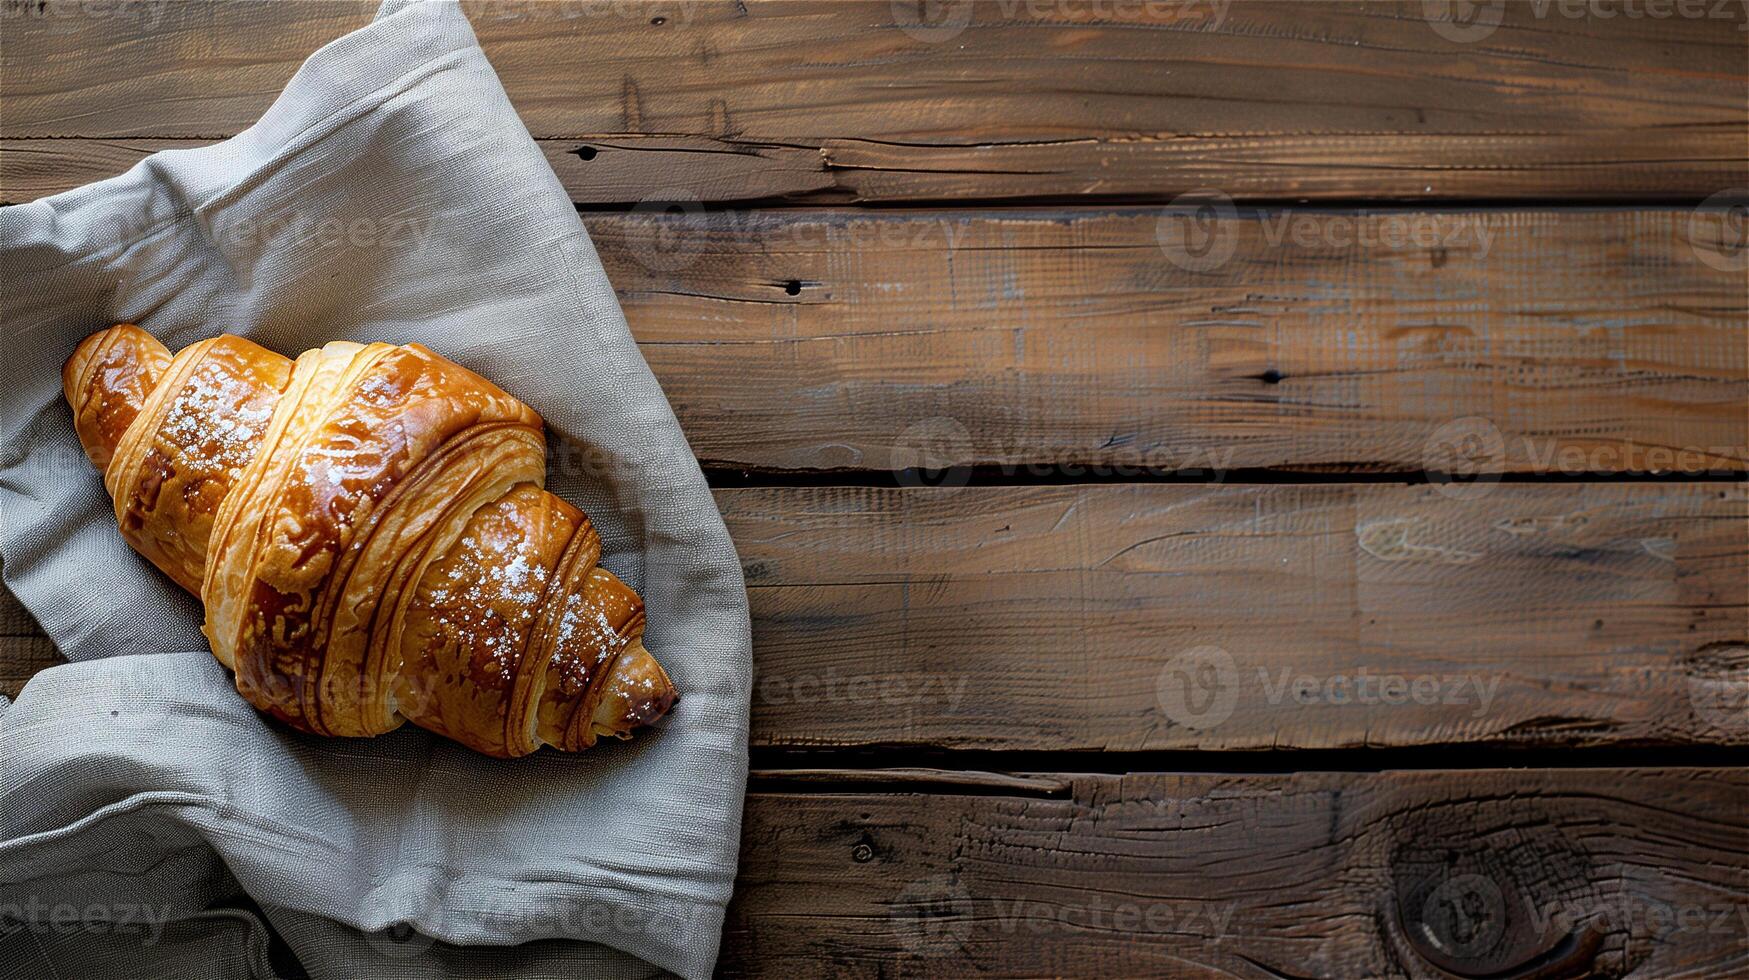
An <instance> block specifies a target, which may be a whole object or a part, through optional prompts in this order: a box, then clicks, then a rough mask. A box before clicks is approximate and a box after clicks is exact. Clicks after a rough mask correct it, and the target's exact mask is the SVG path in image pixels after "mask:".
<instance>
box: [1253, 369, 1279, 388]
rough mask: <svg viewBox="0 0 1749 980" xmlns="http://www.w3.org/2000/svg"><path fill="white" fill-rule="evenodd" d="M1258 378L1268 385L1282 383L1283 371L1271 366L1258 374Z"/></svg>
mask: <svg viewBox="0 0 1749 980" xmlns="http://www.w3.org/2000/svg"><path fill="white" fill-rule="evenodd" d="M1257 380H1259V381H1261V382H1263V383H1264V384H1266V385H1278V384H1281V372H1280V371H1277V370H1276V369H1275V368H1270V369H1269V370H1267V371H1265V372H1263V373H1262V374H1260V375H1258V376H1257Z"/></svg>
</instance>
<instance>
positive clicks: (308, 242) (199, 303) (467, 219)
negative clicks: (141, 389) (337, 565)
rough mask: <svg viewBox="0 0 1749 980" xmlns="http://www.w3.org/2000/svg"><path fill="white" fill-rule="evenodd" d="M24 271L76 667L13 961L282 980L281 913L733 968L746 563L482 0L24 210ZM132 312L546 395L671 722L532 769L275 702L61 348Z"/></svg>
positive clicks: (20, 485)
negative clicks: (345, 342) (490, 28)
mask: <svg viewBox="0 0 1749 980" xmlns="http://www.w3.org/2000/svg"><path fill="white" fill-rule="evenodd" d="M0 273H3V281H4V285H3V293H0V297H3V299H4V330H3V333H0V336H3V337H4V342H5V351H4V354H3V356H0V410H3V413H0V435H3V437H4V447H5V449H4V455H3V456H0V464H3V465H0V556H3V568H4V574H5V578H6V582H7V584H8V586H9V587H10V588H11V589H12V590H13V592H15V593H16V594H17V595H18V597H19V598H20V599H21V600H22V601H23V602H24V603H25V605H27V606H28V607H29V608H30V609H31V611H32V612H33V613H35V614H36V616H37V617H38V619H40V620H41V622H42V625H43V628H44V629H45V630H46V631H47V632H48V634H49V636H51V637H52V638H53V639H54V641H55V642H56V644H57V645H58V646H59V647H60V649H61V651H62V652H63V653H64V654H66V656H67V657H69V658H70V659H71V661H73V662H71V663H69V664H65V665H60V666H56V667H53V668H50V669H49V670H47V671H44V672H43V673H41V674H39V675H38V676H37V677H36V678H35V679H33V680H32V681H31V683H30V684H29V685H28V686H27V687H26V688H25V689H24V691H23V693H22V694H21V695H20V696H19V698H18V700H17V702H16V703H15V704H13V705H11V706H10V707H9V708H8V707H6V706H5V705H4V703H3V702H0V977H4V976H9V975H12V974H11V973H10V972H9V971H14V970H16V971H20V972H18V974H17V975H19V976H45V975H47V976H53V975H60V976H84V975H98V974H99V973H105V974H106V975H114V976H121V975H126V976H140V975H145V976H177V977H185V976H262V975H268V974H269V973H271V972H272V967H271V966H270V965H269V961H268V959H267V956H266V952H265V951H266V949H267V940H266V936H267V928H266V926H267V925H268V924H269V923H263V922H262V921H261V917H260V915H258V914H257V913H256V912H255V911H254V909H255V908H259V909H261V910H264V914H265V915H266V917H267V919H268V920H270V924H271V925H272V926H273V927H274V928H275V930H276V931H277V932H278V934H279V935H281V936H283V937H284V938H285V939H286V941H287V942H288V943H289V945H290V946H291V948H292V949H293V951H294V952H295V954H296V956H297V958H298V959H299V960H300V961H301V962H302V963H303V965H304V966H305V968H307V969H308V970H309V972H310V973H311V974H312V975H314V976H318V977H322V976H333V977H347V978H352V977H358V976H365V975H369V976H373V977H386V976H401V975H406V976H422V977H431V976H436V977H445V976H454V977H462V976H504V975H507V974H510V975H517V976H577V975H614V976H621V975H624V976H635V975H646V974H649V973H651V972H653V970H654V969H656V968H661V969H665V970H671V971H674V972H676V973H680V974H683V975H687V976H702V975H705V974H707V973H709V972H710V970H711V967H712V964H713V962H714V960H715V957H716V950H717V944H718V940H719V937H720V933H721V928H722V917H723V909H724V906H725V904H726V903H727V901H728V898H729V894H730V890H731V888H732V885H733V882H734V877H735V864H736V854H737V845H738V837H739V826H740V819H741V801H742V794H743V790H744V787H745V780H746V771H747V753H746V744H747V701H748V693H749V691H750V681H749V674H750V669H751V642H750V638H749V627H748V619H747V598H746V590H745V586H744V584H743V581H742V578H741V572H740V565H739V563H738V561H737V560H736V557H735V552H734V549H733V546H732V545H731V543H730V541H729V538H728V534H727V533H726V531H725V530H724V527H723V522H722V519H721V517H720V516H719V514H718V513H717V510H716V507H715V505H714V503H713V502H712V499H711V496H710V493H709V492H708V490H707V488H706V486H705V483H704V480H703V477H702V475H701V474H700V472H699V469H698V465H697V463H696V462H695V460H694V459H693V456H692V453H691V451H690V450H689V449H688V447H687V444H686V440H685V438H684V436H683V435H682V434H681V431H680V428H679V426H678V425H677V424H676V422H675V419H674V415H673V413H672V412H671V411H670V409H669V407H668V404H667V402H666V401H665V400H664V399H663V396H662V392H661V389H660V388H659V387H658V386H657V384H656V381H655V379H654V378H653V377H652V376H651V374H650V371H649V369H648V367H647V366H646V365H645V364H644V361H643V358H642V357H641V356H640V354H639V352H638V349H637V347H636V345H635V344H634V343H633V341H632V339H631V335H630V334H629V333H628V331H627V329H626V324H625V319H624V317H623V316H622V315H621V313H620V310H619V307H618V305H617V304H616V303H615V300H614V295H613V291H612V289H611V287H610V286H609V285H608V283H607V280H606V278H605V276H604V274H603V272H602V268H601V264H600V262H599V261H598V259H597V258H596V255H595V251H594V249H593V247H592V246H591V244H590V242H589V238H588V236H587V235H586V233H585V232H584V229H583V226H582V223H581V222H580V221H579V220H578V217H577V214H576V211H575V210H574V209H573V208H572V206H571V204H570V202H569V199H568V197H567V196H566V194H565V192H564V191H563V189H562V188H561V187H560V186H559V183H558V180H557V179H556V178H555V177H554V176H553V173H552V171H551V169H550V168H549V167H548V166H547V164H546V162H545V160H544V159H543V158H542V156H541V154H540V152H539V150H538V149H537V148H536V146H535V144H534V142H533V141H532V140H531V139H530V138H529V136H528V132H527V130H525V129H524V128H523V126H522V124H521V122H520V121H519V120H518V118H517V116H516V113H515V112H514V110H512V108H511V106H510V103H509V101H508V100H507V99H506V97H505V95H504V91H503V89H502V87H501V86H500V85H499V82H498V79H497V76H496V75H495V74H494V73H493V71H492V67H491V66H490V65H489V64H488V63H487V61H486V59H485V56H484V55H483V53H482V52H481V50H480V48H479V46H478V44H477V42H476V41H475V39H474V36H473V31H472V30H471V28H470V26H469V24H468V22H467V19H466V17H465V16H464V15H463V14H462V13H461V12H460V11H459V10H458V9H456V8H455V7H454V6H453V5H451V4H449V3H438V2H433V3H417V2H407V0H389V2H388V3H386V4H384V6H383V8H382V9H381V10H380V11H379V12H378V15H377V20H376V21H375V22H374V23H372V24H371V25H370V26H368V27H366V28H364V29H362V30H359V31H357V32H356V33H353V34H350V35H348V36H346V37H343V38H341V39H339V40H337V41H335V42H333V43H332V44H329V45H328V46H326V47H324V48H322V49H321V50H320V51H318V52H316V53H315V54H314V55H313V56H311V58H310V60H309V61H308V62H307V63H305V65H304V66H303V67H302V69H300V70H299V72H298V73H297V75H296V77H294V78H293V79H292V81H291V83H290V84H289V85H288V86H287V88H286V90H285V92H284V94H282V95H281V96H280V98H279V100H278V101H277V102H275V103H274V105H273V107H272V108H271V109H269V110H268V112H267V114H266V115H265V116H263V117H262V119H261V121H260V122H259V123H257V124H256V125H255V126H253V127H251V128H250V129H249V130H248V131H246V132H244V133H241V134H239V135H238V136H236V137H235V138H233V139H230V140H227V141H225V142H224V143H220V144H216V145H213V146H209V147H203V148H199V149H192V150H175V151H168V152H164V153H159V154H156V155H154V156H152V157H149V158H147V159H146V160H144V161H142V162H141V163H140V164H139V165H138V166H136V167H134V168H133V169H132V170H130V171H129V172H128V173H126V174H124V175H122V176H120V177H116V178H113V179H111V180H106V181H103V182H101V183H97V184H93V185H90V186H87V187H82V188H79V189H77V190H73V191H69V192H67V193H65V194H59V195H56V196H54V197H51V198H48V199H45V200H41V201H36V202H33V203H30V204H24V205H19V206H16V207H10V208H5V209H0ZM118 320H129V321H133V322H136V323H139V324H141V325H142V326H144V327H145V328H146V329H148V330H150V331H152V332H153V333H155V334H156V335H157V336H158V337H159V339H161V340H162V341H164V343H165V344H166V345H168V346H169V347H170V348H171V349H172V350H176V349H179V348H181V347H183V346H184V345H186V344H189V343H191V342H193V341H196V340H199V339H201V338H204V337H208V336H212V335H214V334H217V333H220V332H233V333H239V334H243V335H246V336H249V337H251V338H253V339H255V340H256V341H257V342H259V343H262V344H264V345H266V346H268V347H271V348H273V349H275V350H278V351H280V352H282V353H285V354H288V355H295V354H297V353H298V352H299V351H302V350H305V349H307V348H310V347H315V346H319V345H321V344H322V343H324V342H326V341H329V340H335V339H349V340H360V341H362V340H388V341H395V342H409V341H415V340H416V341H422V342H424V343H425V344H427V345H429V346H430V347H432V348H433V349H435V350H437V351H439V352H442V353H444V354H446V355H448V356H450V357H452V358H454V359H456V360H458V361H460V362H461V363H463V364H465V365H467V366H468V367H470V368H472V369H474V370H475V371H478V372H479V373H480V374H482V375H484V376H486V377H488V378H491V379H492V380H494V381H496V382H497V383H498V384H500V385H502V386H503V387H504V388H506V389H507V390H509V391H510V392H512V393H513V394H516V395H518V396H520V397H521V398H522V399H523V400H525V401H527V402H528V403H529V404H531V405H533V406H534V407H535V408H536V410H538V411H539V412H541V414H542V415H543V416H545V418H546V420H547V426H548V430H549V433H551V434H552V435H553V443H554V446H553V448H554V449H555V452H554V454H553V457H552V462H551V466H550V468H551V471H552V473H551V480H550V483H549V487H550V488H551V489H552V490H553V491H554V492H555V493H558V494H559V495H561V496H563V497H566V498H567V499H569V500H571V501H572V502H573V503H576V504H577V505H579V506H581V507H582V508H584V509H585V510H586V511H588V513H589V514H590V516H591V517H592V518H593V519H594V521H595V522H596V524H597V526H598V527H599V528H600V530H601V534H602V538H603V540H604V545H605V556H604V558H603V564H604V565H606V566H607V567H608V568H611V569H612V570H613V571H615V572H616V573H618V574H619V575H620V576H622V577H623V578H625V579H626V580H627V581H628V582H630V583H631V584H633V585H634V586H636V587H637V588H639V589H640V591H642V593H643V594H644V597H645V599H646V601H647V604H648V610H649V623H650V625H649V632H648V634H647V642H648V644H649V647H650V649H651V650H653V651H655V652H656V654H657V656H658V657H659V658H660V659H661V660H662V662H663V663H664V664H665V665H666V666H667V668H668V670H669V672H670V674H671V675H672V676H673V678H674V681H675V684H676V685H677V686H678V687H679V689H680V691H681V692H682V695H683V696H682V699H681V701H680V702H679V704H678V705H676V707H675V709H674V711H673V712H672V714H671V715H670V716H669V718H668V719H667V720H666V723H665V724H664V725H663V726H662V727H661V728H660V729H659V730H656V731H652V732H649V733H647V734H646V735H645V736H644V737H642V738H640V739H637V740H635V741H633V742H630V743H627V744H623V745H622V744H613V745H606V746H603V747H601V748H598V749H596V750H595V751H593V752H589V753H585V754H582V755H574V756H566V755H560V754H556V753H550V752H542V753H540V754H537V755H536V756H533V757H529V758H526V759H522V760H517V761H499V760H494V759H489V758H485V757H483V756H479V755H476V754H474V753H472V752H470V751H468V750H467V749H464V748H462V747H460V746H458V745H456V744H454V743H451V742H448V741H445V740H442V739H437V738H434V737H431V736H428V735H427V734H426V733H424V732H422V731H420V730H418V729H414V728H412V727H411V726H408V727H407V728H404V729H403V730H401V731H399V732H396V733H393V734H390V735H387V736H383V737H381V738H377V739H368V740H325V739H319V738H314V737H308V736H304V735H301V734H298V733H296V732H292V731H289V730H287V729H285V728H283V727H280V726H276V725H273V724H270V723H268V722H266V721H264V720H263V719H262V717H261V716H259V715H257V714H256V713H255V712H254V711H253V710H252V709H251V708H250V707H249V706H248V705H247V704H245V703H244V702H243V701H242V699H241V698H239V697H238V696H237V694H236V693H235V691H234V689H233V688H232V682H231V679H230V676H229V675H228V674H227V673H226V671H225V670H224V669H223V668H221V667H220V666H219V665H218V663H217V662H216V661H214V660H213V658H212V656H211V654H209V653H208V652H206V645H205V641H204V640H203V638H202V637H201V635H200V633H199V632H198V624H199V621H200V615H199V609H198V604H197V603H196V602H195V601H194V600H193V599H192V598H190V597H188V596H186V595H183V594H182V593H181V592H180V591H178V590H177V589H176V587H175V586H174V585H172V584H171V582H170V580H169V579H168V578H166V577H165V576H163V575H160V574H159V573H158V572H157V571H156V570H154V569H152V568H151V567H150V566H148V565H147V564H146V563H145V562H144V561H143V560H141V559H139V558H138V557H137V556H135V555H134V554H133V553H132V552H131V551H129V550H128V549H127V547H126V546H125V545H124V544H123V543H122V540H121V537H120V536H119V535H118V534H117V533H116V529H115V526H114V521H113V518H112V516H111V512H110V504H109V500H108V498H107V496H106V495H105V494H104V491H103V487H102V485H101V481H100V478H99V474H98V473H97V472H96V471H95V469H93V468H92V467H91V466H90V465H89V464H88V463H86V462H84V459H83V457H82V456H81V454H80V452H79V448H78V445H77V442H76V440H75V437H74V435H73V431H72V427H71V416H70V414H69V412H68V410H67V408H66V407H65V405H64V404H63V403H62V399H61V392H60V375H59V369H60V366H61V362H62V361H63V360H64V359H65V358H66V357H67V355H68V353H69V352H70V351H71V350H72V349H73V346H74V344H75V343H76V342H77V341H78V340H79V339H80V337H82V336H83V335H85V334H86V333H88V332H89V331H91V330H94V329H98V328H100V327H104V326H107V325H108V324H110V323H112V322H115V321H118ZM245 893H246V896H247V898H245V897H244V895H245ZM251 900H252V901H251ZM124 919H125V920H127V921H126V922H123V921H122V920H124ZM409 927H410V928H409ZM385 930H386V931H385ZM524 943H526V944H528V945H521V946H518V947H517V948H516V949H514V950H506V949H503V948H502V947H504V946H507V945H511V944H524ZM450 944H458V945H466V946H469V947H499V948H497V949H491V948H469V949H461V948H457V947H456V946H452V945H450ZM219 950H222V951H223V955H220V954H219V952H217V951H219ZM124 963H125V964H126V969H125V970H118V967H119V965H120V964H124Z"/></svg>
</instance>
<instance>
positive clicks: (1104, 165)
mask: <svg viewBox="0 0 1749 980" xmlns="http://www.w3.org/2000/svg"><path fill="white" fill-rule="evenodd" d="M208 142H211V141H210V140H200V139H157V138H122V137H117V138H110V139H87V138H83V137H72V138H64V139H0V201H4V202H5V203H8V204H16V203H19V202H22V201H33V200H36V199H37V198H39V197H45V196H47V195H49V194H56V193H59V192H61V191H65V190H70V189H72V188H74V187H78V186H80V185H82V184H86V183H89V182H91V181H94V180H101V179H103V178H105V177H110V176H114V175H115V174H119V173H121V172H122V171H124V170H126V169H128V168H129V167H131V166H133V165H134V164H135V163H137V162H139V161H140V160H142V159H144V158H145V157H146V156H147V155H149V154H151V153H155V152H157V151H159V150H168V149H179V148H183V147H188V146H200V145H202V144H205V143H208ZM1723 142H1724V141H1722V140H1721V139H1720V136H1719V130H1718V129H1717V128H1716V127H1688V128H1684V127H1680V126H1679V127H1673V128H1671V129H1669V130H1666V131H1664V132H1661V133H1659V135H1658V137H1657V139H1656V140H1655V141H1654V140H1646V141H1642V142H1638V143H1632V144H1626V145H1624V144H1623V143H1622V140H1621V137H1620V135H1619V134H1618V133H1616V132H1597V133H1589V132H1581V133H1565V134H1561V135H1558V136H1557V135H1543V134H1478V135H1474V136H1467V135H1447V136H1441V137H1437V138H1435V139H1432V140H1430V139H1429V138H1428V137H1426V136H1420V135H1414V134H1403V135H1391V134H1386V135H1379V134H1371V133H1353V134H1342V135H1337V136H1332V135H1325V134H1316V135H1302V134H1298V133H1280V134H1270V135H1262V136H1243V137H1228V136H1220V135H1208V136H1196V137H1181V138H1174V139H1147V138H1138V139H1132V140H1120V139H1093V138H1087V139H1072V140H1067V141H1063V142H1047V143H1016V144H970V145H951V146H929V145H904V146H895V145H893V144H890V143H883V142H879V141H875V140H863V139H854V138H847V139H829V140H824V141H822V142H821V144H820V146H819V147H817V148H816V147H812V146H794V145H784V144H779V143H770V142H761V141H759V140H748V139H739V138H735V137H731V136H646V135H641V134H604V135H595V136H590V137H588V138H587V139H586V140H585V139H542V140H538V141H537V143H538V144H539V146H540V148H541V150H542V152H543V153H545V154H546V157H547V162H548V163H550V164H551V165H552V168H553V172H554V173H555V174H557V175H558V178H559V182H560V183H561V184H563V185H564V187H565V190H566V191H567V192H568V193H569V194H570V195H571V199H572V200H574V201H576V202H577V203H579V204H588V205H602V204H616V203H625V202H632V201H643V200H646V199H651V200H655V199H663V200H666V199H671V198H672V199H681V200H697V201H700V202H718V203H720V202H736V201H784V202H792V203H796V204H821V203H824V204H832V203H863V202H869V203H879V202H892V201H931V200H997V199H1023V198H1029V197H1062V196H1065V195H1100V196H1106V197H1122V198H1125V199H1128V200H1160V201H1167V200H1170V199H1173V198H1175V197H1177V196H1178V195H1182V194H1186V193H1190V192H1193V191H1200V190H1204V189H1207V188H1219V189H1220V190H1221V191H1223V192H1224V193H1226V194H1228V195H1229V196H1231V197H1233V198H1236V199H1239V200H1262V199H1279V198H1286V197H1291V198H1299V199H1303V200H1330V199H1344V198H1355V197H1367V198H1373V199H1380V200H1384V199H1399V200H1423V201H1438V200H1463V199H1466V198H1512V197H1519V198H1532V199H1536V200H1541V201H1548V200H1555V199H1561V198H1567V199H1578V200H1587V201H1603V200H1616V201H1624V202H1631V201H1634V200H1636V199H1641V198H1645V197H1648V196H1651V197H1660V198H1662V197H1678V196H1683V195H1689V196H1697V197H1698V196H1701V195H1710V194H1711V193H1713V191H1714V190H1715V189H1717V188H1720V187H1724V186H1738V185H1741V184H1743V183H1745V182H1746V181H1749V162H1745V160H1744V159H1743V156H1744V155H1743V154H1738V153H1733V152H1732V150H1731V148H1730V147H1728V146H1725V145H1722V144H1723ZM1434 149H1437V150H1438V151H1439V153H1438V155H1439V156H1440V157H1442V158H1444V159H1429V157H1430V156H1433V155H1434V154H1433V153H1432V152H1430V151H1432V150H1434ZM1636 154H1637V155H1636ZM1452 157H1457V158H1460V159H1462V160H1470V161H1472V162H1471V163H1470V164H1469V165H1467V166H1466V165H1459V164H1458V163H1455V162H1453V161H1452V160H1451V159H1450V158H1452ZM1481 160H1492V161H1494V162H1493V163H1487V164H1484V163H1478V162H1474V161H1481Z"/></svg>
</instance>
